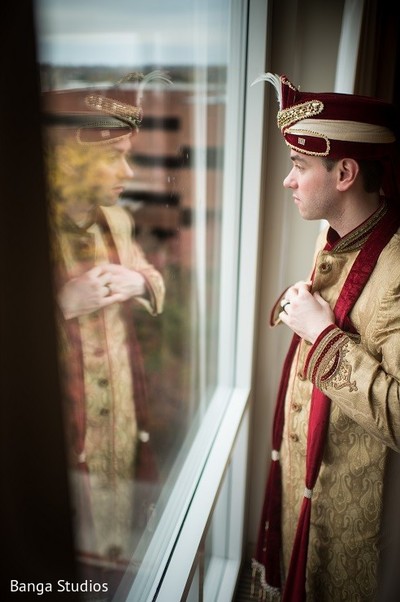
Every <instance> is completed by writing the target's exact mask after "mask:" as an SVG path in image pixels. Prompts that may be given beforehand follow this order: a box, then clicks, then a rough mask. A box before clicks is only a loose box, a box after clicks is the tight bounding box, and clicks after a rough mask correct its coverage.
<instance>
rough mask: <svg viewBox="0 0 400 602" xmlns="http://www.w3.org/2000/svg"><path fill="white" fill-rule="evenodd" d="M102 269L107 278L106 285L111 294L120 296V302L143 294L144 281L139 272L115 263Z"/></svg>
mask: <svg viewBox="0 0 400 602" xmlns="http://www.w3.org/2000/svg"><path fill="white" fill-rule="evenodd" d="M104 268H105V269H106V271H107V274H108V276H109V279H108V283H109V285H110V288H111V291H112V293H113V294H119V295H121V299H122V301H126V300H127V299H130V298H131V297H140V296H141V295H144V294H145V292H146V281H145V279H144V277H143V276H142V274H141V273H140V272H135V271H134V270H130V269H129V268H126V267H125V266H123V265H120V264H116V263H113V264H109V265H107V266H104Z"/></svg>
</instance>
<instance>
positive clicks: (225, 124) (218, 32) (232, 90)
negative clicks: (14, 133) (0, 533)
mask: <svg viewBox="0 0 400 602" xmlns="http://www.w3.org/2000/svg"><path fill="white" fill-rule="evenodd" d="M259 4H260V3H250V4H249V6H248V5H247V3H246V2H240V1H239V0H213V1H211V0H208V1H200V0H192V1H190V2H188V1H187V0H177V1H175V2H172V3H171V2H167V3H165V2H162V1H161V0H152V1H151V2H129V1H127V0H116V1H115V2H113V3H109V2H105V1H104V2H97V3H96V10H94V7H93V2H91V1H90V0H79V1H78V0H73V1H71V0H70V1H69V2H68V3H66V2H63V1H62V0H37V2H36V22H37V34H38V35H37V43H38V56H39V63H40V74H41V86H42V93H43V109H44V115H45V131H46V140H47V138H49V139H51V141H50V144H49V149H50V150H49V151H48V189H49V194H48V196H49V207H50V214H51V215H52V216H53V217H54V215H55V214H56V218H57V219H58V217H59V215H61V219H60V220H59V221H57V219H56V221H55V222H54V231H53V242H54V246H55V247H56V251H55V256H56V254H57V252H59V253H60V255H61V256H62V264H63V278H62V277H61V276H60V273H59V272H60V271H59V270H58V263H57V260H55V261H54V265H55V275H54V276H55V283H56V290H57V299H58V300H59V302H60V305H61V310H62V314H63V315H62V316H61V318H60V322H61V323H62V325H61V326H60V334H59V339H60V354H59V355H60V357H59V362H60V372H61V374H62V377H63V379H64V380H65V382H66V390H67V394H66V397H67V398H68V401H67V405H68V403H69V405H70V406H71V403H72V405H73V404H75V405H74V406H73V407H74V408H75V410H76V408H78V410H77V412H78V416H77V415H76V412H75V415H73V416H72V418H71V415H70V413H69V411H70V408H69V409H68V408H67V410H66V414H65V416H66V420H65V422H66V424H67V427H68V426H69V425H70V423H71V422H72V423H73V428H72V433H73V436H76V432H77V430H79V429H78V427H77V425H76V424H77V423H75V422H73V421H74V420H77V421H79V420H80V421H81V422H80V423H79V424H80V426H81V427H82V421H83V422H84V426H83V427H82V428H81V431H79V433H80V446H79V445H78V448H77V449H75V448H74V454H75V455H74V454H72V456H73V458H72V468H71V471H70V473H71V480H70V483H71V489H72V491H73V492H74V493H73V495H74V504H75V508H76V509H77V510H76V515H75V516H77V517H78V520H77V521H76V523H75V539H76V549H77V555H78V557H79V559H80V560H81V561H82V565H83V566H84V569H85V571H86V572H85V573H84V575H86V576H88V575H90V576H91V578H92V579H93V581H94V582H96V583H97V582H99V583H102V584H104V587H105V589H107V590H108V592H109V594H110V599H112V597H113V596H114V595H115V599H125V598H127V597H130V598H129V599H134V600H145V599H151V598H153V597H154V596H156V595H157V590H158V589H159V586H160V583H161V582H162V579H163V575H164V574H165V571H166V570H167V575H168V566H170V564H171V559H172V562H173V555H174V548H175V545H176V541H177V539H178V536H179V534H180V533H181V529H182V524H184V522H185V517H187V516H188V513H189V514H190V509H192V511H193V501H194V500H196V496H197V495H198V492H199V489H200V488H201V487H206V488H207V485H204V484H202V477H203V476H204V474H205V472H207V470H212V468H213V467H211V468H210V466H209V465H208V464H207V460H209V459H210V458H211V457H212V456H213V454H215V453H217V452H216V442H217V443H218V444H220V445H221V441H222V442H224V441H225V439H224V437H223V433H224V432H225V431H224V429H225V430H226V443H225V444H224V445H225V447H223V449H224V451H223V453H222V452H221V450H220V453H222V455H220V456H219V457H218V458H219V459H218V461H219V462H220V468H219V471H220V472H217V473H215V474H216V475H217V476H216V482H215V483H216V484H215V490H214V489H212V488H211V489H210V492H211V497H212V498H213V499H210V500H208V501H207V504H206V506H205V507H204V512H205V515H204V516H205V519H204V520H206V521H207V520H208V519H207V517H206V515H210V513H211V511H212V508H213V504H214V502H215V496H216V493H217V491H218V488H219V485H218V482H220V481H221V480H222V478H223V476H224V473H225V470H226V465H227V463H228V461H229V455H230V450H231V449H232V446H233V444H234V441H235V437H236V434H237V431H238V429H239V427H240V424H241V419H242V414H243V411H244V407H245V405H246V402H247V396H248V389H249V383H250V372H251V370H250V366H251V346H252V326H251V320H252V312H253V307H252V303H253V302H254V283H255V263H256V262H255V253H256V239H257V236H256V235H257V211H258V202H257V201H253V203H252V204H250V203H249V204H248V205H246V212H247V213H246V215H244V213H242V209H243V206H244V205H242V203H243V197H242V192H246V193H247V195H249V197H251V195H255V197H254V196H253V198H256V199H257V198H258V193H259V191H258V182H259V177H257V176H259V173H258V172H257V169H259V166H258V167H257V163H255V164H254V165H253V166H250V164H251V160H250V161H249V160H248V159H246V158H244V159H243V151H244V149H245V148H246V145H249V143H250V139H251V142H252V144H253V145H255V146H257V144H258V145H260V143H261V135H260V132H261V114H262V93H261V91H260V90H259V91H258V92H256V91H254V92H252V94H253V98H254V99H255V104H253V112H252V115H251V116H250V114H249V112H247V111H248V110H246V111H245V108H246V107H245V96H246V94H249V95H250V93H249V91H248V84H249V81H248V77H247V72H246V69H247V68H248V63H246V59H247V61H249V57H252V58H253V59H254V60H253V63H252V67H251V68H250V69H249V75H250V78H253V79H254V77H256V75H257V74H258V72H259V71H261V70H263V56H264V45H265V35H264V33H263V30H264V26H263V20H262V19H264V23H265V19H266V17H265V7H264V6H263V7H261V6H259ZM251 5H253V6H252V7H251ZM249 7H250V8H251V10H250V12H249ZM248 24H249V26H252V27H254V28H255V30H257V27H258V28H260V29H259V32H260V31H262V33H259V35H257V36H255V39H254V41H251V42H250V38H249V39H247V26H248ZM252 69H253V71H254V72H251V71H252ZM132 73H133V75H131V76H130V77H127V76H128V74H132ZM121 80H123V82H122V83H121ZM250 81H251V79H250ZM93 93H94V94H96V95H97V97H101V98H102V99H104V98H106V99H111V100H115V99H116V95H117V96H118V95H119V94H120V93H121V96H118V98H117V102H120V103H122V104H123V106H124V107H126V106H129V107H130V109H129V110H130V111H131V113H132V112H134V109H137V108H138V107H139V105H140V106H141V107H142V108H143V118H141V119H140V117H139V118H138V119H139V121H140V126H139V133H138V134H137V135H135V136H134V141H133V144H132V145H130V146H129V149H128V150H126V149H123V152H124V153H126V155H124V157H126V161H127V165H128V167H125V169H126V170H127V171H126V173H125V176H126V177H125V179H124V184H123V186H121V187H120V194H119V198H118V200H116V199H114V200H113V201H108V205H109V206H108V207H106V209H104V210H103V209H102V207H104V204H105V202H104V201H103V200H102V199H101V198H100V197H99V198H97V196H96V195H97V193H98V190H99V189H100V188H102V185H103V182H104V179H103V178H105V176H104V173H105V171H104V165H106V168H107V169H108V171H109V167H108V166H110V165H114V164H115V162H116V161H119V160H120V158H119V159H114V157H111V155H110V154H108V155H107V158H105V157H106V154H105V153H106V152H107V153H108V151H109V150H110V148H111V147H112V145H111V144H110V145H105V144H93V145H91V144H86V142H90V143H91V142H93V140H92V139H90V140H89V138H87V139H86V138H84V136H86V135H87V136H89V137H90V136H91V135H92V133H91V132H92V130H93V131H94V130H95V129H96V128H97V127H98V120H96V117H98V115H97V113H96V111H97V108H96V107H94V108H93V106H91V105H90V104H88V100H87V99H88V97H89V96H90V94H93ZM113 94H114V96H113ZM121 98H123V100H121ZM65 99H67V100H66V101H65ZM127 99H128V100H127ZM102 102H103V105H102V108H104V106H106V109H107V107H108V105H104V100H102ZM253 102H254V101H253ZM65 103H66V104H65ZM77 107H78V108H77ZM82 107H83V109H82ZM132 107H133V109H132ZM113 110H114V109H112V110H111V111H108V112H107V110H106V111H105V113H106V115H105V116H104V112H102V113H101V115H102V117H101V118H102V119H106V118H107V119H106V122H101V123H100V126H99V128H100V129H101V134H100V136H102V137H103V140H102V142H104V141H105V138H108V137H110V136H111V138H112V139H113V140H114V138H113V136H114V134H115V132H116V131H117V129H118V128H122V126H121V124H120V123H118V124H117V125H116V123H115V121H113V120H115V118H116V116H115V113H112V111H113ZM135 115H136V113H135ZM109 117H111V119H109ZM120 117H121V115H120V114H118V115H117V118H116V119H117V121H119V122H121V119H119V118H120ZM257 119H258V123H257ZM94 122H96V127H95V126H94V125H93V123H94ZM122 122H123V123H124V124H125V126H126V122H124V120H123V119H122ZM60 123H61V126H60ZM105 123H106V125H105ZM55 126H56V127H55ZM89 126H90V127H89ZM113 127H115V128H116V129H115V130H113V129H112V128H113ZM129 127H130V126H129ZM129 127H128V129H129ZM60 128H61V129H62V130H63V132H64V129H68V133H69V134H71V132H72V133H73V137H74V140H73V143H74V144H75V143H76V142H77V139H76V136H77V134H76V132H77V131H79V135H78V143H80V142H82V140H83V141H84V142H85V144H81V145H80V147H79V152H75V151H71V146H68V145H67V148H66V150H65V148H64V146H63V145H62V144H61V143H60V140H61V136H60V135H59V131H60ZM63 128H64V129H63ZM89 130H90V132H89ZM49 131H51V133H50V134H49V135H48V134H47V132H49ZM54 131H55V132H56V134H55V135H54V136H53V132H54ZM110 132H111V134H110ZM123 133H125V130H124V132H123ZM129 133H130V132H129ZM97 135H98V133H97V129H96V134H95V136H96V137H97ZM82 136H83V137H82ZM79 137H80V138H79ZM122 139H124V140H125V138H124V136H122ZM68 140H69V137H68ZM96 141H98V140H97V138H96ZM106 141H108V140H106ZM62 142H63V143H64V138H63V140H62ZM118 144H119V145H120V147H121V144H120V143H118ZM78 146H79V144H78ZM89 147H90V150H89ZM74 148H75V147H74ZM121 148H122V147H121ZM121 152H122V150H121ZM88 156H89V162H87V157H88ZM258 156H260V154H259V155H258ZM71 161H72V162H71ZM243 161H244V165H245V171H244V172H243V171H242V166H243ZM99 163H100V164H101V165H102V166H103V170H102V171H101V172H99V170H98V169H97V168H96V169H95V168H94V167H93V166H94V165H98V164H99ZM67 164H68V165H67ZM82 165H83V166H84V170H82ZM246 165H247V172H246ZM66 166H67V168H66ZM79 170H80V171H79ZM128 170H132V171H133V177H131V175H132V174H131V173H128ZM88 171H89V172H90V173H92V172H94V177H95V178H96V179H94V180H93V182H95V184H94V183H93V182H88V179H87V177H86V174H87V173H88ZM77 173H78V174H80V175H79V177H78V178H76V174H77ZM246 173H247V175H246ZM71 174H72V175H71ZM73 178H75V180H74V181H75V185H74V186H72V181H73ZM89 186H90V187H91V188H90V191H91V192H90V195H89V196H87V193H86V191H87V190H88V187H89ZM71 190H72V192H71ZM102 190H103V192H104V187H103V188H102ZM85 194H86V196H85ZM77 200H79V203H77ZM77 205H79V206H77ZM94 206H95V207H96V211H95V212H94V211H92V210H93V207H94ZM82 207H83V208H82ZM99 207H100V209H99ZM86 208H90V212H89V211H86ZM115 209H118V213H117V212H116V211H115ZM122 212H123V214H124V216H126V218H125V217H122ZM89 213H90V217H87V216H88V215H89ZM99 215H101V216H102V217H101V219H100V218H99V217H98V216H99ZM104 216H105V217H104ZM114 216H115V217H114ZM128 218H129V220H128ZM127 220H128V221H129V222H130V223H131V222H132V223H134V229H133V231H132V237H131V239H130V242H131V244H132V246H133V248H134V251H133V254H134V255H135V257H139V260H137V263H134V264H132V263H129V262H130V259H128V256H129V257H131V255H130V253H132V251H131V250H129V252H128V251H126V249H125V246H124V245H126V242H127V241H126V240H125V239H122V234H121V232H122V230H123V229H124V228H125V225H124V224H126V223H128V221H127ZM60 223H61V226H60ZM121 229H122V230H121ZM60 232H61V233H60ZM110 237H111V238H110ZM110 241H111V242H110ZM243 245H244V246H243ZM122 247H124V248H122ZM115 249H116V251H117V255H115V253H114V251H115ZM124 249H125V250H124ZM125 251H126V253H127V255H126V258H125V255H124V253H125ZM117 256H118V259H115V258H116V257H117ZM247 261H250V262H251V263H250V265H246V262H247ZM116 263H118V264H119V263H120V264H121V266H127V267H129V268H130V269H134V270H135V271H137V272H139V273H141V274H142V276H144V279H145V283H146V286H145V289H144V290H141V291H140V292H139V293H137V294H136V293H135V295H130V298H131V297H132V296H133V297H134V299H133V303H132V306H129V308H128V309H127V310H126V312H128V313H124V316H123V317H122V315H121V310H120V307H121V306H122V305H121V302H120V301H118V302H116V304H114V303H110V305H108V304H107V301H105V302H104V303H106V304H104V305H103V301H100V303H101V305H100V306H99V307H97V308H95V309H91V310H90V311H89V310H87V309H86V310H85V311H84V312H83V313H79V312H74V310H73V311H72V312H71V313H68V308H69V306H68V307H67V305H68V304H67V303H66V302H65V303H64V297H63V295H64V291H65V290H66V287H67V288H68V286H69V282H70V281H71V280H74V279H75V281H76V280H77V279H79V278H81V277H83V276H85V274H86V273H87V272H90V273H91V274H92V275H93V274H95V278H96V279H99V280H101V287H102V288H101V295H103V297H104V299H106V298H107V297H108V296H110V295H112V294H113V292H112V286H114V282H115V283H116V284H115V286H117V280H118V278H117V276H118V277H120V274H121V272H120V271H119V268H118V270H117V269H116V268H115V279H114V269H110V268H108V266H109V265H110V264H112V265H115V264H116ZM104 266H106V267H104ZM132 266H133V267H132ZM93 270H94V271H93ZM244 273H246V276H247V282H246V285H245V286H244V285H243V283H242V278H243V275H244ZM110 274H111V275H110ZM93 277H94V276H93ZM106 277H107V278H108V279H109V281H107V280H106ZM96 282H97V280H96ZM58 286H59V288H57V287H58ZM99 286H100V285H99ZM109 287H111V288H109ZM241 287H242V288H241ZM164 289H165V297H164V292H163V291H164ZM60 291H61V293H62V294H61V293H60ZM238 291H239V294H237V292H238ZM99 294H100V293H99ZM103 297H102V298H103ZM61 299H62V301H61ZM86 299H87V298H86ZM123 305H124V307H125V306H126V307H128V305H125V303H124V304H123ZM249 320H250V325H249ZM71 324H73V326H72V328H70V326H71ZM133 328H134V329H135V333H134V336H135V340H134V341H132V339H131V338H130V337H132V336H133V332H132V329H133ZM77 338H78V339H79V357H77V354H76V349H77V348H76V345H75V343H76V340H77ZM65 340H66V342H65ZM71 341H72V344H71ZM239 347H240V348H241V352H242V353H243V352H244V353H245V354H246V353H247V355H246V357H240V356H239V355H238V348H239ZM65 349H67V351H68V350H69V351H68V352H67V353H66V354H65V353H64V351H65ZM239 362H240V363H239ZM132 364H134V367H135V370H133V371H131V370H130V368H132ZM141 365H142V366H143V370H139V368H140V367H141ZM77 372H80V379H81V380H80V381H79V382H80V390H81V397H80V400H79V401H76V398H75V397H74V395H75V394H76V390H77V385H76V382H77V381H76V378H77V376H76V373H77ZM132 372H133V376H132ZM127 374H129V376H127ZM139 379H140V381H139ZM138 382H140V383H141V384H142V387H141V389H140V392H139V393H138V391H137V388H135V387H137V384H138ZM71 383H72V385H73V386H72V387H71V386H70V385H71ZM71 389H73V391H72V393H71ZM68 395H69V397H68ZM139 395H140V396H141V397H140V404H139V406H140V407H139V406H138V397H139ZM71 399H72V400H73V401H72V402H71ZM132 402H133V404H132ZM143 404H144V405H145V413H146V426H145V428H142V426H141V424H140V414H141V412H142V410H143ZM232 404H233V405H232ZM132 408H133V409H132ZM232 409H233V411H234V412H236V418H234V420H232V416H229V422H228V423H227V422H225V421H226V420H227V419H228V412H229V411H232ZM121 412H122V413H121ZM229 424H230V425H231V426H230V427H229ZM232 425H233V426H232ZM67 434H68V436H70V435H71V433H70V431H68V428H67ZM67 443H68V445H69V439H68V438H67ZM150 446H151V459H149V456H146V465H145V466H143V467H142V470H141V471H140V472H139V470H138V465H137V458H138V457H139V451H138V450H140V449H141V448H142V447H144V448H145V449H147V450H148V449H149V447H150ZM217 447H218V446H217ZM241 449H242V448H241ZM242 451H243V449H242ZM127 457H130V458H132V462H131V463H130V464H129V463H128V465H126V462H125V460H126V458H127ZM134 461H136V465H135V464H134ZM73 462H75V464H73ZM150 462H151V465H152V466H153V465H154V468H153V467H152V468H151V467H150V464H149V463H150ZM77 466H78V468H77ZM132 466H133V468H132ZM207 467H208V468H207ZM214 467H215V465H214ZM210 474H211V473H210ZM226 482H227V483H228V481H226ZM88 491H89V493H90V498H91V502H90V504H89V502H88V498H86V497H85V495H86V493H87V492H88ZM212 492H213V493H212ZM231 497H232V494H231V493H229V487H228V485H226V487H225V488H224V494H223V495H222V497H221V498H220V499H221V500H225V499H226V498H227V499H229V500H230V499H231ZM82 500H83V503H82ZM219 503H221V504H222V503H223V501H221V502H219ZM219 507H220V506H218V508H219ZM79 508H80V510H79ZM89 510H90V512H89ZM242 514H243V513H242ZM111 518H112V520H111ZM200 524H201V523H200ZM217 531H218V530H217ZM214 532H215V529H214V527H213V528H212V530H211V531H210V536H209V539H208V540H207V544H206V549H207V563H206V565H207V567H210V566H213V563H212V549H213V546H212V545H211V544H210V543H209V542H210V541H211V542H212V541H213V540H214V535H213V534H214ZM224 533H225V532H224ZM219 537H220V540H219V544H218V546H219V547H221V537H222V538H224V537H227V535H226V533H225V535H224V534H222V535H220V536H219ZM98 542H100V544H99V543H98ZM193 558H194V556H193ZM189 572H190V567H189ZM188 574H189V573H188ZM160 595H161V596H162V595H163V594H162V592H161V594H160ZM118 597H119V598H118Z"/></svg>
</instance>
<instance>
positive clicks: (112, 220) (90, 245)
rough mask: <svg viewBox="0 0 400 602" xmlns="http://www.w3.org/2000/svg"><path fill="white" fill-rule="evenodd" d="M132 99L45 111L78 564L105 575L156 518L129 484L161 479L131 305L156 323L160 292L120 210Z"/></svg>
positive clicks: (86, 100)
mask: <svg viewBox="0 0 400 602" xmlns="http://www.w3.org/2000/svg"><path fill="white" fill-rule="evenodd" d="M108 94H109V95H110V96H108ZM123 94H125V95H128V97H126V96H123ZM129 95H130V96H131V95H132V90H131V89H129V88H128V89H126V88H125V89H124V87H123V86H121V87H120V88H116V87H115V88H113V89H112V90H110V91H109V92H99V91H97V90H96V91H95V92H92V93H88V92H87V91H82V90H75V91H67V92H60V93H57V92H53V93H50V94H48V98H47V99H46V98H45V107H44V108H45V113H47V114H48V115H51V120H52V121H53V124H52V125H53V126H55V127H50V128H49V135H48V143H49V144H48V148H49V157H48V159H49V163H48V168H49V185H50V195H51V210H52V215H53V218H54V219H53V226H54V237H53V241H54V256H55V264H56V288H57V301H58V307H59V310H60V311H59V315H60V320H59V322H60V346H61V350H60V362H61V373H62V377H63V380H64V382H65V402H66V421H67V434H68V446H69V450H68V451H69V457H70V461H71V466H72V471H71V474H72V480H71V483H72V494H73V501H74V517H75V520H76V527H75V528H76V540H77V546H78V551H79V559H80V560H82V561H83V562H84V563H85V564H87V565H92V566H93V567H100V568H101V569H102V570H104V571H105V570H106V569H112V570H115V569H118V568H120V569H122V570H124V568H125V567H126V563H127V562H128V561H129V559H130V558H131V556H132V552H133V547H134V545H133V531H134V529H138V528H142V529H143V527H144V526H145V524H146V519H147V518H148V515H149V514H150V507H149V503H150V502H149V500H146V499H144V498H143V496H142V498H141V499H140V492H139V494H138V485H137V483H136V484H134V480H135V481H152V480H154V479H155V474H156V471H155V466H154V463H153V461H152V454H151V452H150V447H149V446H150V443H149V433H148V424H147V418H146V416H147V410H146V403H145V387H144V378H143V376H144V375H143V371H142V364H141V356H140V351H139V349H138V346H137V342H136V339H135V333H134V325H133V307H132V301H134V302H137V303H138V304H140V305H141V306H143V307H145V308H146V310H148V311H149V312H150V313H151V314H153V315H157V314H159V313H160V312H161V311H162V306H163V301H164V283H163V279H162V277H161V275H160V274H159V272H158V271H157V270H156V269H155V268H154V267H153V266H152V265H150V264H149V263H148V261H147V260H146V258H145V256H144V254H143V252H142V250H141V249H140V248H139V246H138V245H137V243H135V241H134V239H133V236H132V220H131V217H130V216H129V215H128V214H127V212H126V211H125V210H124V209H123V208H122V207H120V206H119V205H118V204H117V202H118V198H119V196H120V195H121V193H122V192H123V190H124V185H125V181H126V180H127V179H128V178H132V176H133V173H132V170H131V168H130V166H129V164H128V158H129V153H130V151H131V145H132V141H133V139H134V137H135V135H136V134H137V131H138V127H139V124H140V121H141V108H140V106H137V104H138V103H137V102H136V104H135V103H132V102H130V103H129V102H127V98H128V100H131V99H130V98H129ZM46 101H48V102H50V104H51V107H50V110H47V111H46ZM47 109H49V107H47ZM99 575H100V576H101V575H103V577H99ZM99 575H97V574H94V576H96V578H97V580H99V579H101V578H102V579H103V581H106V580H107V576H106V573H105V572H104V573H99Z"/></svg>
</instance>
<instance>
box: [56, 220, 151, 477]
mask: <svg viewBox="0 0 400 602" xmlns="http://www.w3.org/2000/svg"><path fill="white" fill-rule="evenodd" d="M96 221H97V223H98V225H99V226H100V228H101V231H102V234H103V236H104V238H105V242H106V247H107V249H108V252H109V256H110V261H111V263H116V264H120V263H121V260H120V258H119V254H118V250H117V248H116V245H115V242H114V239H113V237H112V233H111V230H110V227H109V225H108V222H107V220H106V218H105V215H104V213H103V212H102V211H101V210H99V211H98V214H97V219H96ZM60 255H61V252H60ZM92 267H93V266H92ZM88 269H89V268H88ZM61 272H65V274H66V268H65V266H64V267H63V268H62V269H61ZM65 279H66V275H64V276H62V277H61V280H64V281H65ZM121 311H122V316H123V320H124V323H125V326H126V328H127V342H128V345H129V356H130V366H131V372H132V381H133V392H134V393H133V395H134V404H135V413H136V420H137V425H138V429H139V430H143V431H148V430H149V416H148V396H147V387H146V379H145V370H144V365H143V357H142V351H141V348H140V345H139V342H138V340H137V336H136V329H135V326H134V317H133V308H132V302H131V300H128V301H125V302H124V303H121ZM63 323H64V328H65V331H66V334H67V337H68V339H69V344H70V348H71V355H70V357H68V358H67V361H66V364H67V365H65V366H63V367H62V370H63V375H62V376H63V381H64V383H63V386H64V395H65V398H66V399H65V401H66V405H67V407H66V420H67V425H66V428H67V434H68V438H69V441H68V443H69V445H71V446H72V449H73V450H74V452H75V453H76V455H77V456H79V455H81V454H82V452H83V451H84V444H85V434H86V400H85V388H84V373H83V354H82V341H81V336H80V328H79V322H78V319H77V318H72V319H71V320H63ZM138 446H139V447H138V450H137V464H136V468H135V479H137V480H143V481H157V479H158V470H157V467H156V462H155V456H154V453H153V451H152V447H151V443H150V442H149V441H141V440H139V441H138ZM80 467H81V468H82V469H83V470H87V467H86V463H85V462H81V463H80Z"/></svg>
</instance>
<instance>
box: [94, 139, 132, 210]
mask: <svg viewBox="0 0 400 602" xmlns="http://www.w3.org/2000/svg"><path fill="white" fill-rule="evenodd" d="M131 146H132V139H131V137H126V138H122V139H121V140H119V141H118V142H115V143H114V144H110V145H105V146H101V147H98V148H96V149H95V151H94V156H93V161H94V163H93V165H92V168H91V169H90V181H89V182H88V185H89V187H90V188H91V189H92V191H93V201H94V204H96V205H104V206H106V207H109V206H111V205H115V204H116V203H117V201H118V198H119V197H120V195H121V194H122V193H123V191H124V189H125V184H126V181H127V180H128V179H131V178H132V177H133V171H132V169H131V167H130V165H129V163H128V156H129V152H130V150H131Z"/></svg>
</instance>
